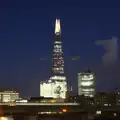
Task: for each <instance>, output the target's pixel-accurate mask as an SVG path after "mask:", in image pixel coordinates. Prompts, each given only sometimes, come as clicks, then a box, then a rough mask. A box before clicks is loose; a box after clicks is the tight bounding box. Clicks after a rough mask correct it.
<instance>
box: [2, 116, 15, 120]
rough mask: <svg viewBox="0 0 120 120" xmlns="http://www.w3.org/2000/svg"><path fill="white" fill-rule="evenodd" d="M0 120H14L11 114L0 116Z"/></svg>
mask: <svg viewBox="0 0 120 120" xmlns="http://www.w3.org/2000/svg"><path fill="white" fill-rule="evenodd" d="M0 120H13V118H12V117H11V116H6V117H0Z"/></svg>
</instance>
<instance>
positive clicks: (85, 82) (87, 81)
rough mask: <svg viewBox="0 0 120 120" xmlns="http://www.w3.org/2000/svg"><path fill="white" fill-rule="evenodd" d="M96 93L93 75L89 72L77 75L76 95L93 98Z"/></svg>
mask: <svg viewBox="0 0 120 120" xmlns="http://www.w3.org/2000/svg"><path fill="white" fill-rule="evenodd" d="M95 93H96V84H95V74H94V73H92V72H91V71H89V70H88V71H86V72H82V73H78V95H84V96H87V97H94V95H95Z"/></svg>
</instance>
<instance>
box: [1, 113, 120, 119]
mask: <svg viewBox="0 0 120 120" xmlns="http://www.w3.org/2000/svg"><path fill="white" fill-rule="evenodd" d="M0 120H120V116H119V115H118V116H117V115H116V116H112V115H107V116H99V117H98V116H96V117H95V116H94V115H88V114H85V113H82V114H81V113H65V114H56V115H52V114H50V115H36V116H35V115H34V116H30V115H24V116H23V115H14V116H12V115H11V116H6V118H0Z"/></svg>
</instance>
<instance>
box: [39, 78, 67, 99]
mask: <svg viewBox="0 0 120 120" xmlns="http://www.w3.org/2000/svg"><path fill="white" fill-rule="evenodd" d="M66 90H67V83H66V81H62V82H61V81H52V80H51V81H50V80H48V81H47V82H41V83H40V96H43V97H52V98H65V97H66Z"/></svg>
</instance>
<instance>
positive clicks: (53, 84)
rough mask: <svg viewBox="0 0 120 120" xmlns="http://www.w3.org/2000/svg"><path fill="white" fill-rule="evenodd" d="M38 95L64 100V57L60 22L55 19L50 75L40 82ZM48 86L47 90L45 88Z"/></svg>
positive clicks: (65, 89)
mask: <svg viewBox="0 0 120 120" xmlns="http://www.w3.org/2000/svg"><path fill="white" fill-rule="evenodd" d="M40 86H41V87H40V95H41V96H44V97H48V96H49V97H53V98H66V91H67V82H66V76H65V72H64V56H63V49H62V41H61V27H60V20H59V19H56V23H55V38H54V43H53V54H52V75H51V77H50V79H49V80H48V81H47V82H43V83H42V82H41V84H40ZM47 86H48V88H49V90H47V89H48V88H46V87H47ZM45 91H47V92H45Z"/></svg>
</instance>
